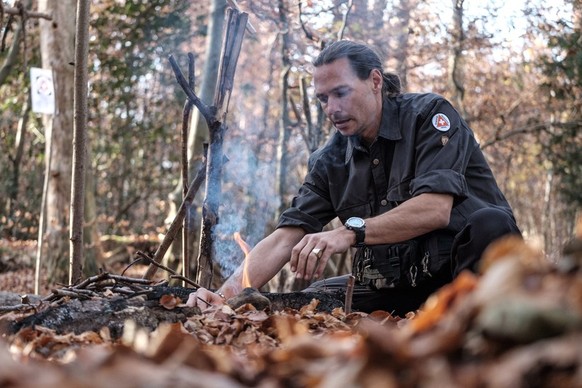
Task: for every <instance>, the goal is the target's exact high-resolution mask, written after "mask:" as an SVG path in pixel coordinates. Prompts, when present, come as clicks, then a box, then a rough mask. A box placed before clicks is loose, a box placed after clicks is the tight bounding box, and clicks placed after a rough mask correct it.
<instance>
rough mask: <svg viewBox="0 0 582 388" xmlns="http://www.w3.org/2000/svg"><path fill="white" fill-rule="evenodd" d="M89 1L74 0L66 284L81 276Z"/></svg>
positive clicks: (76, 280) (73, 282)
mask: <svg viewBox="0 0 582 388" xmlns="http://www.w3.org/2000/svg"><path fill="white" fill-rule="evenodd" d="M89 7H90V1H89V0H78V1H77V26H76V32H77V33H76V40H75V92H74V98H73V101H74V102H73V104H74V111H75V125H74V136H73V182H72V185H71V225H70V240H71V251H70V261H69V284H75V283H76V282H78V281H79V280H80V279H81V275H82V268H83V244H84V239H83V224H84V220H85V217H84V212H85V161H86V157H87V92H88V87H87V80H88V70H87V55H88V53H89Z"/></svg>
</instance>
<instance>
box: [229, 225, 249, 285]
mask: <svg viewBox="0 0 582 388" xmlns="http://www.w3.org/2000/svg"><path fill="white" fill-rule="evenodd" d="M233 237H234V241H236V242H237V244H238V246H239V247H240V249H242V251H243V252H244V254H245V261H244V265H243V277H242V286H243V288H247V287H251V281H250V279H249V273H248V264H249V261H248V256H249V252H250V251H251V246H250V245H249V244H247V242H246V241H245V240H243V238H242V237H241V235H240V233H239V232H234V236H233Z"/></svg>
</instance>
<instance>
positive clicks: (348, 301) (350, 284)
mask: <svg viewBox="0 0 582 388" xmlns="http://www.w3.org/2000/svg"><path fill="white" fill-rule="evenodd" d="M355 281H356V278H355V277H354V275H350V276H349V277H348V285H347V287H346V300H345V303H344V305H345V311H346V314H350V313H351V312H352V297H353V295H354V282H355Z"/></svg>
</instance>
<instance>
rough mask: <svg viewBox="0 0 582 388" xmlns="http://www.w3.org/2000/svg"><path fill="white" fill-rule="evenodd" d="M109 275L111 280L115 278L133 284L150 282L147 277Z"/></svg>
mask: <svg viewBox="0 0 582 388" xmlns="http://www.w3.org/2000/svg"><path fill="white" fill-rule="evenodd" d="M109 277H110V278H111V279H113V280H116V281H118V282H125V283H135V284H147V285H149V284H151V283H152V281H151V280H149V279H143V278H130V277H127V276H120V275H109Z"/></svg>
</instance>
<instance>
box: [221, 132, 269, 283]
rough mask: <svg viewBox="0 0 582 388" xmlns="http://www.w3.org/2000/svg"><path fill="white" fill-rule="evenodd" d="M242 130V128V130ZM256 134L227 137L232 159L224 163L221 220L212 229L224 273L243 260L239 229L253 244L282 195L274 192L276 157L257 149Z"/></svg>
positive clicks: (226, 147) (227, 151) (263, 232)
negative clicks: (237, 240)
mask: <svg viewBox="0 0 582 388" xmlns="http://www.w3.org/2000/svg"><path fill="white" fill-rule="evenodd" d="M239 133H240V132H239ZM255 139H256V137H254V136H252V135H251V136H249V135H248V134H245V136H244V137H243V136H236V134H235V135H234V136H232V137H229V138H225V142H224V153H225V155H226V156H228V158H229V162H228V163H226V164H225V165H224V166H223V182H222V199H221V206H220V209H219V223H218V224H217V225H216V226H215V229H214V230H213V237H214V247H215V251H214V253H215V255H214V257H215V258H216V260H217V261H218V263H219V265H220V266H221V269H222V273H223V275H224V276H225V277H228V276H230V275H231V274H232V273H233V272H234V270H235V269H236V268H237V267H238V266H239V265H240V263H242V261H243V260H244V253H243V252H242V250H241V248H240V247H239V245H238V244H237V243H236V241H234V239H233V235H234V233H235V232H239V233H240V234H241V237H242V238H243V240H245V241H246V242H247V243H248V244H249V245H250V246H251V247H252V246H254V245H256V244H257V243H258V242H259V241H260V240H261V239H262V238H264V237H265V236H266V234H268V233H269V230H268V229H269V228H268V227H269V225H270V224H272V221H273V215H274V214H275V211H276V209H277V207H278V206H279V202H280V198H279V196H278V195H277V194H276V193H275V182H274V175H275V174H274V171H275V166H274V163H275V161H274V159H275V158H274V157H270V156H269V155H264V154H261V156H262V158H259V157H258V155H259V154H260V148H259V150H257V143H256V142H254V141H253V140H255Z"/></svg>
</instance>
